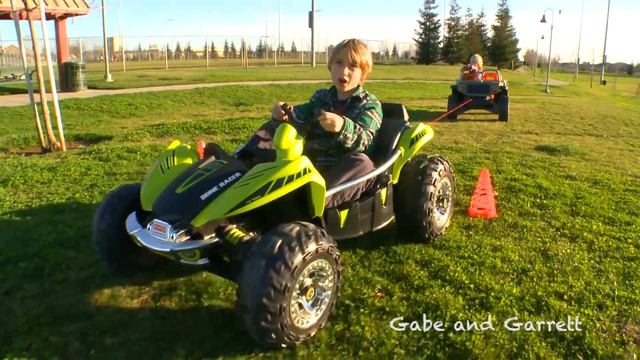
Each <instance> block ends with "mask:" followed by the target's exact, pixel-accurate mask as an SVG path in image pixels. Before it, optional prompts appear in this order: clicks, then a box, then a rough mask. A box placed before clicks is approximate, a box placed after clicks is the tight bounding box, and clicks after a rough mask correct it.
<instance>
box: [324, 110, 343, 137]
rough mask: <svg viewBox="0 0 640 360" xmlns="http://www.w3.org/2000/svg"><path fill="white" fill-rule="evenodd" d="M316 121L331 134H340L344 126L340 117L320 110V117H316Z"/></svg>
mask: <svg viewBox="0 0 640 360" xmlns="http://www.w3.org/2000/svg"><path fill="white" fill-rule="evenodd" d="M317 120H318V123H320V126H322V128H323V129H324V130H325V131H327V132H331V133H337V132H340V131H341V130H342V127H343V126H344V119H343V118H342V116H340V115H338V114H336V113H332V112H328V111H324V110H320V115H318V117H317Z"/></svg>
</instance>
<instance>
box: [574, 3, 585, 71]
mask: <svg viewBox="0 0 640 360" xmlns="http://www.w3.org/2000/svg"><path fill="white" fill-rule="evenodd" d="M583 18H584V0H582V11H581V13H580V32H579V33H578V53H577V54H576V73H575V75H574V76H573V81H576V80H577V79H578V72H579V71H580V43H581V42H582V20H583Z"/></svg>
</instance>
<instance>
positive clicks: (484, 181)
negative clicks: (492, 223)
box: [467, 168, 498, 219]
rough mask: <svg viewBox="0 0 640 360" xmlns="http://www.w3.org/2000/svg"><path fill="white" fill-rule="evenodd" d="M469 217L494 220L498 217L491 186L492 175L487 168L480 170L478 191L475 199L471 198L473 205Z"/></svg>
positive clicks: (469, 210)
mask: <svg viewBox="0 0 640 360" xmlns="http://www.w3.org/2000/svg"><path fill="white" fill-rule="evenodd" d="M467 215H469V217H479V218H483V219H493V218H495V217H497V216H498V211H497V210H496V201H495V198H494V193H493V186H491V175H490V174H489V169H487V168H483V169H482V170H480V176H479V177H478V183H477V184H476V190H475V191H474V193H473V197H471V205H469V209H468V210H467Z"/></svg>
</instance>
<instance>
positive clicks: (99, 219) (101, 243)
mask: <svg viewBox="0 0 640 360" xmlns="http://www.w3.org/2000/svg"><path fill="white" fill-rule="evenodd" d="M140 209H141V206H140V184H126V185H122V186H120V187H119V188H117V189H115V190H113V191H111V192H110V193H109V194H107V196H106V197H105V198H104V200H103V201H102V203H101V204H100V206H98V210H96V214H95V216H94V218H93V235H92V239H93V244H94V245H95V247H96V250H97V251H98V255H100V258H101V259H102V262H104V264H105V265H106V266H107V268H108V269H109V271H111V272H112V273H114V274H117V275H121V276H129V275H134V274H136V273H139V272H141V271H144V270H150V269H152V268H155V267H157V265H158V263H159V262H160V261H162V260H164V259H163V258H162V257H161V256H160V255H156V254H154V253H151V252H149V251H147V250H145V249H143V248H141V247H139V246H137V245H136V244H134V242H133V240H131V238H130V237H129V234H127V229H126V228H125V221H126V219H127V216H129V214H131V212H133V211H136V210H140Z"/></svg>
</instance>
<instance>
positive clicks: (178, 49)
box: [173, 41, 182, 60]
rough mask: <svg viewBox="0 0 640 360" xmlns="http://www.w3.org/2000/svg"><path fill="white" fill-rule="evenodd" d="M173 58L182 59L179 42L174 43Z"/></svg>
mask: <svg viewBox="0 0 640 360" xmlns="http://www.w3.org/2000/svg"><path fill="white" fill-rule="evenodd" d="M173 58H174V59H176V60H179V59H182V48H181V47H180V42H179V41H178V42H176V50H175V51H174V52H173Z"/></svg>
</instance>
